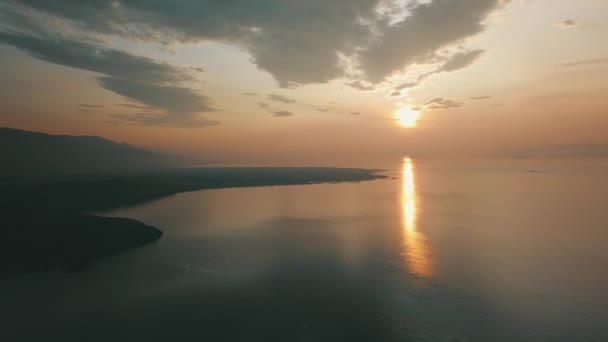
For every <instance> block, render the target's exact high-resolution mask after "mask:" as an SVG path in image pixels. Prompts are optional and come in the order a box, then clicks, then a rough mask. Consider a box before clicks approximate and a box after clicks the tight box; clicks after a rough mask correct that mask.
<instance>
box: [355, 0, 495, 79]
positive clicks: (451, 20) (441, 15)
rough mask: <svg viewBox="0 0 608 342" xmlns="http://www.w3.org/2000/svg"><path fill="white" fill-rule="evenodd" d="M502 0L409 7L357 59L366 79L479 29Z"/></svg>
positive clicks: (449, 0)
mask: <svg viewBox="0 0 608 342" xmlns="http://www.w3.org/2000/svg"><path fill="white" fill-rule="evenodd" d="M502 3H505V1H500V0H470V1H453V0H435V1H432V2H431V3H424V4H418V5H417V6H415V7H413V8H411V10H410V15H409V16H408V17H406V18H405V19H404V20H403V21H400V22H398V23H396V24H394V25H388V26H386V27H384V29H383V30H382V35H381V36H380V38H379V39H378V40H376V41H374V42H373V43H372V44H371V46H370V48H369V49H367V50H365V51H364V52H363V53H362V58H361V63H362V65H363V68H364V70H365V71H366V73H367V75H368V77H369V79H370V80H371V81H373V82H377V81H381V80H383V79H384V78H385V77H386V76H388V75H391V74H393V73H394V72H397V71H400V70H401V69H403V68H404V67H406V66H408V65H410V64H413V63H420V62H426V61H429V60H432V59H433V58H435V55H436V52H437V51H438V50H439V49H441V48H443V47H446V46H450V45H452V44H454V43H456V42H459V41H461V40H463V39H464V38H467V37H470V36H472V35H475V34H477V33H479V32H481V31H483V29H484V26H483V24H482V23H483V21H484V19H485V18H486V17H487V16H488V14H489V13H490V12H491V11H492V10H494V9H495V8H497V7H498V6H499V5H500V4H502Z"/></svg>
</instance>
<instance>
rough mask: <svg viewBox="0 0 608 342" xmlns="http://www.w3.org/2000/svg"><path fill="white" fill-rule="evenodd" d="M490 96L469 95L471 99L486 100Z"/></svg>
mask: <svg viewBox="0 0 608 342" xmlns="http://www.w3.org/2000/svg"><path fill="white" fill-rule="evenodd" d="M491 97H492V96H489V95H484V96H472V97H470V99H471V100H487V99H489V98H491Z"/></svg>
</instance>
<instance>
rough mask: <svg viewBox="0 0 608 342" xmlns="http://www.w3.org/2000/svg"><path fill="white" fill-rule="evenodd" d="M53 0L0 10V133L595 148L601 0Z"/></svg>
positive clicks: (201, 143) (602, 98)
mask: <svg viewBox="0 0 608 342" xmlns="http://www.w3.org/2000/svg"><path fill="white" fill-rule="evenodd" d="M57 3H60V2H57ZM54 4H56V2H55V1H49V2H35V1H31V2H30V1H23V2H13V1H7V2H5V3H4V4H2V5H0V58H1V59H2V61H3V62H2V63H1V64H0V72H1V74H2V75H3V77H2V79H1V80H0V126H5V127H14V128H21V129H28V130H37V131H44V132H49V133H57V134H75V135H100V136H103V137H106V138H108V139H111V140H115V141H120V142H127V143H130V144H135V145H139V146H142V147H145V148H148V149H152V150H159V151H170V152H176V153H186V154H192V155H196V156H201V157H203V158H205V159H206V160H209V161H218V162H229V163H251V162H257V163H264V162H267V163H290V164H294V163H296V164H317V163H323V164H327V163H331V161H336V160H344V161H349V160H361V159H365V158H384V157H386V158H392V157H397V156H402V155H406V154H409V155H416V156H441V157H445V156H450V157H457V156H488V155H491V156H493V155H502V156H509V155H512V154H526V151H528V150H534V149H538V148H541V147H543V146H554V145H569V144H608V135H607V134H606V131H607V129H608V101H607V100H606V95H605V94H607V93H608V44H606V40H605V38H606V36H607V34H608V24H606V22H607V21H606V17H607V15H608V3H607V2H605V1H601V0H581V1H568V0H553V1H549V0H538V1H531V0H519V1H517V0H514V1H509V2H507V1H500V0H471V1H457V0H434V1H423V2H421V3H415V2H411V1H410V2H408V1H405V0H399V1H397V0H395V1H392V0H390V1H389V0H386V1H381V0H378V1H372V0H370V1H365V0H354V1H337V2H330V3H327V2H324V1H320V0H319V1H307V2H300V1H275V0H264V1H261V2H259V3H256V4H249V5H247V6H241V7H236V8H229V5H225V6H216V7H213V8H212V9H209V8H207V7H205V6H211V3H209V2H206V1H201V2H200V4H198V5H191V6H193V8H191V11H190V12H191V13H192V17H189V16H188V15H187V14H183V11H180V10H179V9H180V6H187V4H186V3H184V4H181V3H180V2H179V1H177V2H175V3H174V4H173V6H174V7H176V8H175V11H173V10H163V11H162V12H159V13H160V14H159V15H158V16H157V17H155V19H149V17H147V16H144V15H140V14H141V13H144V12H146V11H147V12H150V11H152V12H153V11H156V10H160V9H156V8H153V7H149V8H141V7H142V6H148V5H141V4H139V5H138V4H137V3H132V2H131V1H127V0H125V1H108V2H107V4H106V5H105V7H103V6H102V7H103V8H102V9H97V10H98V11H101V12H100V13H101V15H98V16H95V17H91V18H88V17H87V15H89V13H90V12H89V10H90V8H87V5H86V4H82V5H73V6H68V7H66V6H55V5H54ZM138 6H139V7H138ZM149 6H152V5H149ZM258 6H259V8H257V7H258ZM265 6H266V7H265ZM408 6H409V7H408ZM408 8H409V9H408ZM181 9H183V8H181ZM147 12H146V13H147ZM197 14H198V15H199V16H198V17H197V16H196V15H197ZM321 14H322V15H321ZM180 15H181V16H183V17H180ZM200 16H207V17H206V18H207V22H208V23H209V24H208V25H207V24H205V25H203V24H201V23H200V22H201V21H200V20H196V19H197V18H201V20H202V19H204V18H202V17H200ZM267 16H271V17H272V18H273V20H272V21H270V22H269V21H268V17H267ZM125 17H129V18H130V20H131V22H132V26H125V24H124V23H123V22H121V20H124V18H125ZM81 20H84V21H86V20H88V21H86V22H87V23H88V24H89V26H86V25H84V26H83V25H80V24H79V21H81ZM154 20H156V21H154ZM234 22H237V23H238V24H237V25H236V26H238V30H234V29H230V28H233V27H234V24H233V23H234ZM93 24H95V25H93ZM125 27H126V28H127V29H125V30H126V31H125V30H120V28H125ZM128 28H136V29H137V30H135V29H134V30H133V31H129V30H128ZM373 32H375V34H374V33H373ZM366 34H369V35H368V36H366ZM360 37H366V38H365V39H363V38H360ZM400 86H401V87H400ZM403 107H409V108H413V109H414V110H416V111H417V115H418V116H419V119H418V120H417V121H416V124H415V125H413V126H412V127H404V126H403V125H400V124H399V121H398V120H397V118H396V114H395V113H396V112H397V111H398V110H399V109H400V108H403ZM583 154H584V151H583Z"/></svg>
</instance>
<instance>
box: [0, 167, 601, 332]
mask: <svg viewBox="0 0 608 342" xmlns="http://www.w3.org/2000/svg"><path fill="white" fill-rule="evenodd" d="M530 168H535V169H540V170H541V171H543V172H522V171H525V170H529V169H530ZM392 169H393V171H391V172H389V174H391V176H392V177H393V179H388V180H377V181H370V182H362V183H344V184H320V185H303V186H283V187H261V188H243V189H223V190H206V191H199V192H192V193H185V194H180V195H177V196H172V197H168V198H165V199H161V200H158V201H155V202H151V203H147V204H144V205H140V206H137V207H133V208H127V209H123V210H117V211H114V212H111V213H108V215H111V216H123V217H130V218H135V219H138V220H141V221H143V222H145V223H147V224H151V225H154V226H157V227H159V228H161V229H162V230H163V231H164V232H165V235H164V236H163V237H162V239H161V240H159V241H158V242H157V243H154V244H152V245H148V246H146V247H143V248H139V249H136V250H133V251H130V252H128V253H126V254H122V255H118V256H114V257H111V258H107V259H105V260H104V261H102V262H99V263H97V264H96V265H95V266H94V267H92V268H91V269H88V270H86V271H84V272H80V273H53V272H49V273H37V274H31V275H26V276H20V277H16V278H10V279H4V280H0V341H195V340H196V341H568V342H571V341H575V342H576V341H608V324H607V323H606V322H607V319H608V167H606V165H605V164H596V163H575V164H572V163H550V164H549V163H540V162H535V161H512V162H508V163H493V164H476V163H461V164H445V163H436V162H430V161H416V160H410V159H406V160H403V161H402V162H400V163H398V164H394V165H392Z"/></svg>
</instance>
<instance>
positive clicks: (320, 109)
mask: <svg viewBox="0 0 608 342" xmlns="http://www.w3.org/2000/svg"><path fill="white" fill-rule="evenodd" d="M328 111H329V108H317V112H323V113H325V112H328Z"/></svg>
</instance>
